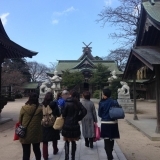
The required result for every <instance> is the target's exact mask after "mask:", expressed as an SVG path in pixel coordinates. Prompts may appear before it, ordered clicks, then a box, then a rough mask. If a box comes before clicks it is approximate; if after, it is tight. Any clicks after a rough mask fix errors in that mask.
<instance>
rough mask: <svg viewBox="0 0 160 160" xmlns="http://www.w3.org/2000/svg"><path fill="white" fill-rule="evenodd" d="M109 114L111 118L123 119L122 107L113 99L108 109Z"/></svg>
mask: <svg viewBox="0 0 160 160" xmlns="http://www.w3.org/2000/svg"><path fill="white" fill-rule="evenodd" d="M109 116H110V118H112V119H124V117H125V114H124V111H123V108H122V107H121V106H120V105H119V104H118V102H116V101H113V104H112V106H111V108H110V109H109Z"/></svg>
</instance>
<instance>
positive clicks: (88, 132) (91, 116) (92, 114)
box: [81, 99, 97, 138]
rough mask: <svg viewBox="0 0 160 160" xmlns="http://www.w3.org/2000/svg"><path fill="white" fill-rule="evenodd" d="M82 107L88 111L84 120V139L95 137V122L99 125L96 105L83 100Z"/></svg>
mask: <svg viewBox="0 0 160 160" xmlns="http://www.w3.org/2000/svg"><path fill="white" fill-rule="evenodd" d="M81 103H82V105H83V106H84V107H85V108H86V109H87V114H86V116H85V117H84V118H83V119H82V133H83V136H84V138H93V137H95V133H94V122H95V123H97V114H96V110H95V106H94V103H93V102H92V101H90V100H86V99H83V100H82V101H81Z"/></svg>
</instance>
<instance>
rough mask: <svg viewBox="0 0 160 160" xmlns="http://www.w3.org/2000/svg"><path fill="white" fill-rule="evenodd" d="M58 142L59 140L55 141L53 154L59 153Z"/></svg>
mask: <svg viewBox="0 0 160 160" xmlns="http://www.w3.org/2000/svg"><path fill="white" fill-rule="evenodd" d="M57 143H58V142H57V141H53V154H54V155H55V154H57V153H58V151H59V149H58V147H57Z"/></svg>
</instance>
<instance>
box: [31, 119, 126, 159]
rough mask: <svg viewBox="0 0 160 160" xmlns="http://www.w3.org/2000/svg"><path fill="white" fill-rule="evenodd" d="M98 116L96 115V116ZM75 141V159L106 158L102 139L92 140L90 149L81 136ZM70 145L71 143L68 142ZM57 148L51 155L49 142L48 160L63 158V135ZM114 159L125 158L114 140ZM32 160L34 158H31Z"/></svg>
mask: <svg viewBox="0 0 160 160" xmlns="http://www.w3.org/2000/svg"><path fill="white" fill-rule="evenodd" d="M97 117H98V116H97ZM98 122H99V123H98V126H100V119H99V117H98ZM76 143H77V150H76V160H107V155H106V152H105V150H104V141H103V139H101V140H100V141H97V142H94V148H93V149H90V148H88V147H85V142H84V138H83V136H81V139H80V140H79V141H78V142H76ZM70 145H71V144H70ZM58 148H59V152H58V154H57V155H53V148H52V144H51V143H49V146H48V150H49V159H48V160H52V159H54V160H64V158H65V151H64V141H63V137H61V139H60V140H59V141H58ZM113 157H114V160H127V159H126V158H125V156H124V154H123V153H122V151H121V149H120V148H119V146H118V144H117V143H116V141H115V145H114V151H113ZM32 160H35V158H33V159H32Z"/></svg>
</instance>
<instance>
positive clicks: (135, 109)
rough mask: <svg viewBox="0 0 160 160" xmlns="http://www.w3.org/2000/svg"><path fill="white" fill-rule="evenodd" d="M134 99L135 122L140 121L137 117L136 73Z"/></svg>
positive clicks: (134, 77)
mask: <svg viewBox="0 0 160 160" xmlns="http://www.w3.org/2000/svg"><path fill="white" fill-rule="evenodd" d="M133 99H134V117H133V119H134V120H138V116H137V101H136V72H135V73H134V76H133Z"/></svg>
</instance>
